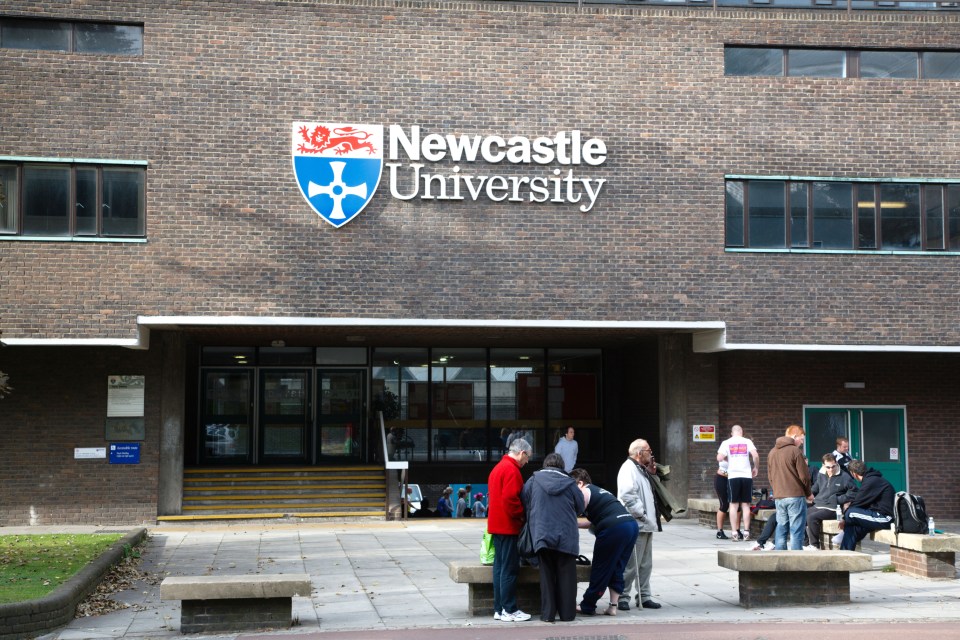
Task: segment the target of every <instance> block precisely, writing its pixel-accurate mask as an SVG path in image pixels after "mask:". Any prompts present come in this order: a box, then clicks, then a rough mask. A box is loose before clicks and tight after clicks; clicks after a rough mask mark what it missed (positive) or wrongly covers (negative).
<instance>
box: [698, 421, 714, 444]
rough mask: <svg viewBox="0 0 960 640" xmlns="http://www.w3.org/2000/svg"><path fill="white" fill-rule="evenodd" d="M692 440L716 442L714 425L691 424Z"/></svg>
mask: <svg viewBox="0 0 960 640" xmlns="http://www.w3.org/2000/svg"><path fill="white" fill-rule="evenodd" d="M693 441H694V442H716V441H717V427H716V425H712V424H695V425H693Z"/></svg>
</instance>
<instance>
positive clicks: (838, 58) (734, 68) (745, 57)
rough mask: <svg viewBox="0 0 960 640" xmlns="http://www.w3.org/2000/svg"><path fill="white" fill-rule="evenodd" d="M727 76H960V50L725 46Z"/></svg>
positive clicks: (940, 77)
mask: <svg viewBox="0 0 960 640" xmlns="http://www.w3.org/2000/svg"><path fill="white" fill-rule="evenodd" d="M723 59H724V74H725V75H728V76H784V75H786V76H796V77H808V78H897V79H910V78H917V77H922V78H927V79H960V52H957V51H898V50H881V49H802V48H794V49H786V48H781V47H775V48H771V47H738V46H729V47H725V48H724V51H723Z"/></svg>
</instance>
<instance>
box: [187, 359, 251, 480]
mask: <svg viewBox="0 0 960 640" xmlns="http://www.w3.org/2000/svg"><path fill="white" fill-rule="evenodd" d="M202 391H203V398H202V400H201V411H200V460H201V461H202V462H203V463H204V464H216V463H226V464H237V463H238V462H250V461H251V460H252V457H253V456H252V453H253V447H252V446H251V443H252V441H253V438H251V435H252V433H253V427H252V424H253V419H252V418H253V393H252V391H253V370H252V369H233V370H205V371H204V372H203V388H202Z"/></svg>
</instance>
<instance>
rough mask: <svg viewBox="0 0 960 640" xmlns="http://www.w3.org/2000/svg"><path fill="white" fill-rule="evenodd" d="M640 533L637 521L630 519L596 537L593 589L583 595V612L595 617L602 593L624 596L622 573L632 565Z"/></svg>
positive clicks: (588, 589) (592, 569)
mask: <svg viewBox="0 0 960 640" xmlns="http://www.w3.org/2000/svg"><path fill="white" fill-rule="evenodd" d="M639 531H640V528H639V527H638V526H637V521H636V520H633V519H630V520H627V521H626V522H621V523H620V524H618V525H616V526H614V527H610V528H609V529H604V530H603V531H600V532H599V533H597V539H596V541H595V542H594V543H593V565H591V567H590V585H589V586H588V587H587V590H586V591H584V592H583V599H582V600H581V601H580V611H583V612H584V613H595V612H596V610H597V600H599V599H600V598H601V597H603V592H604V591H606V590H607V589H613V590H614V591H616V592H617V593H618V594H619V593H623V571H624V569H626V568H627V563H628V562H629V561H630V554H631V553H633V545H634V544H636V542H637V534H638V532H639ZM611 604H617V603H616V602H612V603H611Z"/></svg>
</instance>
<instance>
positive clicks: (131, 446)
mask: <svg viewBox="0 0 960 640" xmlns="http://www.w3.org/2000/svg"><path fill="white" fill-rule="evenodd" d="M110 464H140V443H139V442H118V443H111V444H110Z"/></svg>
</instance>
